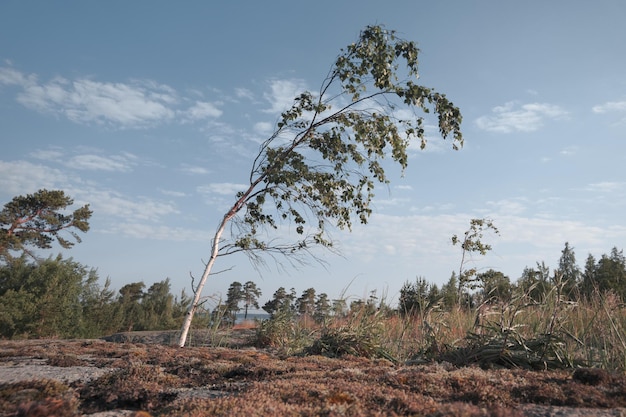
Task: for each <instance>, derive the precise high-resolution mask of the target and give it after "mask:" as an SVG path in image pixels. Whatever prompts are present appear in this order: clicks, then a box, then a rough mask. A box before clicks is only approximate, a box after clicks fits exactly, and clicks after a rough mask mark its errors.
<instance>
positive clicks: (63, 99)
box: [17, 78, 175, 128]
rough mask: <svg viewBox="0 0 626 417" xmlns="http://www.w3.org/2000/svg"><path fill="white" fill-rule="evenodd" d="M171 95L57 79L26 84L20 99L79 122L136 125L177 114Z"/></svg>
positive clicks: (165, 118) (90, 82)
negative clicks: (171, 105)
mask: <svg viewBox="0 0 626 417" xmlns="http://www.w3.org/2000/svg"><path fill="white" fill-rule="evenodd" d="M149 87H153V86H149ZM170 94H171V93H170V92H169V89H163V91H151V90H149V89H148V87H146V86H142V85H139V84H137V85H129V84H123V83H102V82H97V81H91V80H88V79H78V80H76V81H73V82H70V81H68V80H65V79H62V78H57V79H54V80H52V81H50V82H48V83H46V84H29V85H25V86H24V91H22V92H21V93H19V94H18V98H17V99H18V101H19V102H20V103H22V104H23V105H24V106H26V107H28V108H32V109H34V110H38V111H41V112H49V113H55V114H61V115H63V116H65V117H67V118H68V119H69V120H71V121H73V122H77V123H104V124H113V125H116V126H120V127H128V128H136V127H143V126H146V125H148V124H150V123H154V122H160V121H163V120H168V119H171V118H172V117H174V111H173V110H172V109H171V108H169V105H170V104H171V103H172V102H173V101H174V100H175V99H174V98H173V97H172V96H171V95H170Z"/></svg>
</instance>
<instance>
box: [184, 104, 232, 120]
mask: <svg viewBox="0 0 626 417" xmlns="http://www.w3.org/2000/svg"><path fill="white" fill-rule="evenodd" d="M222 114H223V112H222V111H221V110H220V109H218V108H217V106H216V105H215V104H213V103H208V102H206V101H197V102H196V103H195V104H194V105H193V106H191V107H190V108H189V109H188V110H187V111H185V116H186V118H187V119H189V120H191V121H197V120H203V119H210V118H217V117H220V116H221V115H222Z"/></svg>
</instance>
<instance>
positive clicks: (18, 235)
mask: <svg viewBox="0 0 626 417" xmlns="http://www.w3.org/2000/svg"><path fill="white" fill-rule="evenodd" d="M72 204H74V200H72V199H71V198H70V197H68V196H66V195H65V193H64V192H63V191H58V190H52V191H48V190H46V189H43V190H39V191H37V192H36V193H34V194H28V195H26V196H17V197H14V198H13V200H11V201H10V202H8V203H7V204H5V205H4V208H3V209H2V211H0V257H10V252H11V251H18V252H23V253H28V254H30V255H32V254H31V253H30V251H29V250H28V247H29V246H33V247H36V248H40V249H50V248H51V247H52V242H53V241H54V240H55V239H56V240H57V242H59V244H60V245H61V246H62V247H63V248H66V249H67V248H71V247H72V246H73V245H74V242H72V241H70V240H68V239H66V238H64V237H62V236H60V235H59V233H60V232H61V231H63V230H65V231H67V232H68V233H69V234H70V235H71V236H72V237H73V238H74V239H75V240H76V241H77V242H80V241H81V239H80V236H78V234H77V233H76V232H75V231H74V230H70V229H76V230H79V231H81V232H87V231H88V230H89V219H90V218H91V215H92V211H91V210H90V209H89V205H88V204H87V205H84V206H83V207H80V208H78V209H76V210H74V211H73V212H72V213H70V214H64V213H63V212H62V211H63V210H64V209H66V208H67V207H69V206H71V205H72Z"/></svg>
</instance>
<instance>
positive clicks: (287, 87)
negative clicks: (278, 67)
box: [263, 80, 306, 113]
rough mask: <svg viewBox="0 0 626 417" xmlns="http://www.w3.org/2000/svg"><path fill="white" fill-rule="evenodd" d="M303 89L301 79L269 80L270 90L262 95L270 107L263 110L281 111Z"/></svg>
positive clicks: (291, 102)
mask: <svg viewBox="0 0 626 417" xmlns="http://www.w3.org/2000/svg"><path fill="white" fill-rule="evenodd" d="M303 91H306V84H305V83H304V81H302V80H271V81H270V91H269V92H267V93H265V94H264V95H263V97H264V98H265V99H266V100H267V101H268V102H269V103H270V107H269V108H268V109H266V110H264V112H266V113H281V112H283V111H285V110H287V109H289V108H291V106H292V105H293V100H294V98H296V97H297V96H298V95H300V93H302V92H303Z"/></svg>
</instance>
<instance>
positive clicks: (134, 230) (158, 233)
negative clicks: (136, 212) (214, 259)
mask: <svg viewBox="0 0 626 417" xmlns="http://www.w3.org/2000/svg"><path fill="white" fill-rule="evenodd" d="M105 232H106V233H113V234H116V235H124V236H129V237H132V238H136V239H150V240H167V241H174V242H191V241H196V242H198V241H206V240H207V234H206V232H205V231H203V230H198V229H183V228H180V227H168V226H162V225H154V224H144V223H121V224H116V225H115V226H114V227H112V228H110V229H107V230H106V231H105Z"/></svg>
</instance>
